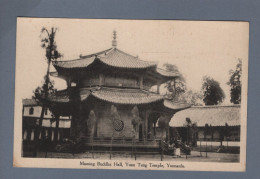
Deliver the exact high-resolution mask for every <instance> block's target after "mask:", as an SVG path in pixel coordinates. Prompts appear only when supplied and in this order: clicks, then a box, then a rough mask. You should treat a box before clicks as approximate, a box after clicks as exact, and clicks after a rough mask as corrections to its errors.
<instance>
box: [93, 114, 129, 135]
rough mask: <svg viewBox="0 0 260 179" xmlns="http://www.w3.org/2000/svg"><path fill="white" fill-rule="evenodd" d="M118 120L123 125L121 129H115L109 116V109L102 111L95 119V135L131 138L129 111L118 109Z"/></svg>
mask: <svg viewBox="0 0 260 179" xmlns="http://www.w3.org/2000/svg"><path fill="white" fill-rule="evenodd" d="M118 113H119V116H120V120H122V121H123V123H124V127H123V129H122V131H116V130H115V128H114V125H113V122H112V120H111V117H110V110H105V111H103V113H102V115H101V116H99V118H98V120H97V137H112V135H113V136H114V137H126V138H132V135H133V134H132V129H133V126H132V124H131V120H132V118H131V116H130V111H127V110H123V111H118Z"/></svg>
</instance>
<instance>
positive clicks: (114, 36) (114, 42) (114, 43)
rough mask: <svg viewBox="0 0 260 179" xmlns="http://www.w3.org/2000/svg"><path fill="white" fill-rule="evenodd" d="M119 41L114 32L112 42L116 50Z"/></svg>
mask: <svg viewBox="0 0 260 179" xmlns="http://www.w3.org/2000/svg"><path fill="white" fill-rule="evenodd" d="M116 46H117V41H116V31H115V30H114V31H113V40H112V47H114V48H116Z"/></svg>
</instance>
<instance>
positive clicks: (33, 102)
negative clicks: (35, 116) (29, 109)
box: [23, 99, 38, 106]
mask: <svg viewBox="0 0 260 179" xmlns="http://www.w3.org/2000/svg"><path fill="white" fill-rule="evenodd" d="M23 105H24V106H37V105H38V102H37V101H36V100H35V99H23Z"/></svg>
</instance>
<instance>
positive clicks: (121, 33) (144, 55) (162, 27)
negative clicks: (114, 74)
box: [16, 18, 249, 104]
mask: <svg viewBox="0 0 260 179" xmlns="http://www.w3.org/2000/svg"><path fill="white" fill-rule="evenodd" d="M42 27H46V28H47V29H50V28H51V27H57V28H58V31H57V34H56V43H57V47H58V51H59V52H60V53H62V54H63V57H62V59H61V60H72V59H77V58H79V55H80V54H82V55H87V54H90V53H95V52H99V51H102V50H105V49H108V48H111V46H112V37H113V36H112V32H113V30H116V32H117V44H118V45H117V48H118V49H120V50H123V51H125V52H127V53H129V54H132V55H134V56H138V57H139V58H140V59H142V60H146V61H157V62H158V64H159V67H162V65H163V64H164V63H171V64H175V65H177V66H178V68H179V71H180V72H181V73H182V74H183V75H184V77H185V78H186V85H187V88H188V89H192V90H193V91H200V90H201V86H202V78H203V76H205V75H207V76H210V77H212V78H214V79H215V80H216V81H218V82H219V83H220V86H221V88H222V89H223V90H224V92H225V95H226V99H225V101H224V103H223V104H229V103H230V95H229V93H230V87H229V86H228V85H227V84H226V83H227V82H228V80H229V70H230V69H235V66H236V64H237V63H238V59H239V58H240V59H242V64H246V65H247V62H248V38H249V26H248V23H246V22H234V21H233V22H231V21H230V22H227V21H226V22H225V21H173V20H109V19H107V20H105V19H103V20H89V19H53V18H18V20H17V43H16V45H17V47H16V94H18V93H19V94H18V95H17V96H19V98H23V99H24V98H31V97H32V95H33V90H34V89H35V88H36V87H37V86H39V85H41V83H42V81H43V76H44V75H45V74H46V71H47V62H46V60H45V51H44V49H42V48H41V46H40V45H41V43H40V40H41V29H42ZM243 62H244V63H243ZM51 71H55V69H54V68H53V67H51ZM52 80H54V82H55V87H56V88H57V89H64V88H66V85H65V81H64V80H62V79H57V78H52Z"/></svg>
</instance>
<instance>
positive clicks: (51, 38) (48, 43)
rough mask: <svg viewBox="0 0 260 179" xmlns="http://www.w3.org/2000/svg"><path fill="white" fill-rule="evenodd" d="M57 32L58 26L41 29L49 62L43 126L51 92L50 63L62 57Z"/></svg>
mask: <svg viewBox="0 0 260 179" xmlns="http://www.w3.org/2000/svg"><path fill="white" fill-rule="evenodd" d="M56 32H57V28H54V27H52V28H51V29H50V30H48V29H46V28H45V27H43V28H42V30H41V38H42V39H41V47H42V48H43V49H45V57H46V61H47V64H48V67H47V72H46V76H45V84H44V85H43V91H44V98H43V100H42V111H41V116H40V124H39V126H40V127H41V126H42V120H43V117H44V111H45V108H46V101H47V100H46V99H47V97H48V93H49V88H48V87H49V84H50V83H49V82H50V78H49V74H50V63H51V62H52V61H55V60H57V59H58V58H60V57H61V56H62V55H61V54H60V53H59V52H58V50H57V45H56V42H55V35H56Z"/></svg>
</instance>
